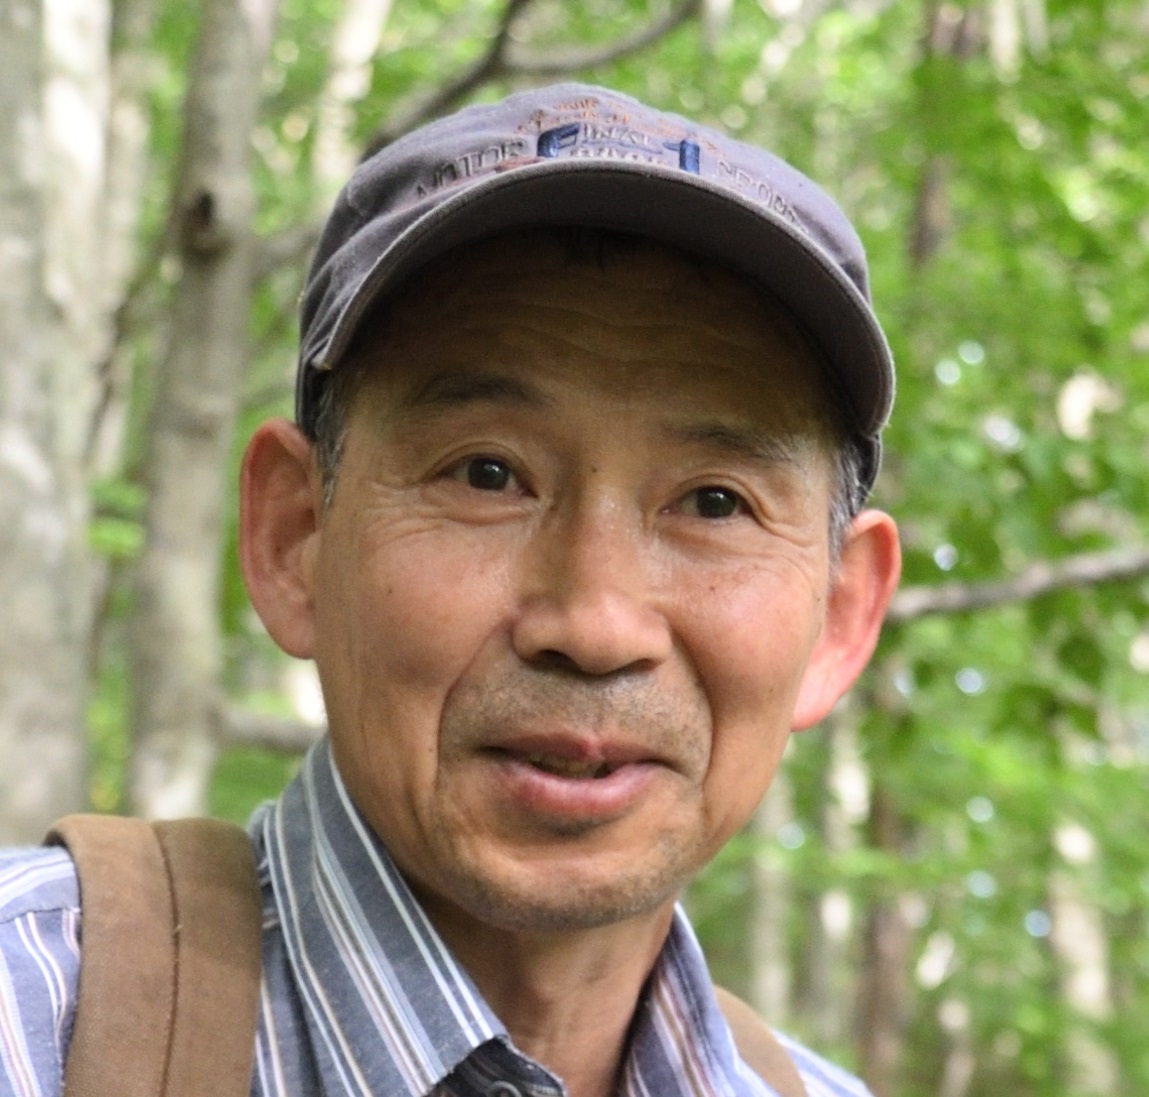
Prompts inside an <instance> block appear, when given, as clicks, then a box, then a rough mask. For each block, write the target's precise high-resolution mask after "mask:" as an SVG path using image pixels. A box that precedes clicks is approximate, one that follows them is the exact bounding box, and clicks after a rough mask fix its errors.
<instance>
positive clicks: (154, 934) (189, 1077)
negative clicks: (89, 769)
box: [46, 815, 262, 1097]
mask: <svg viewBox="0 0 1149 1097" xmlns="http://www.w3.org/2000/svg"><path fill="white" fill-rule="evenodd" d="M46 841H47V842H48V843H50V844H54V845H63V846H65V847H66V848H67V850H68V852H69V853H70V854H71V856H72V858H73V860H74V861H75V862H76V870H77V874H78V876H79V881H80V898H81V902H82V909H83V916H82V922H81V942H82V963H81V968H80V986H79V1000H78V1002H77V1005H76V1019H75V1025H74V1027H73V1030H72V1042H71V1045H70V1047H69V1050H68V1059H67V1063H66V1066H65V1071H64V1094H65V1097H108V1094H113V1093H114V1094H116V1095H117V1097H247V1094H248V1093H249V1092H250V1089H251V1071H252V1060H253V1055H254V1049H255V1029H256V1022H257V1019H258V1011H259V986H260V973H261V967H262V957H261V939H262V904H261V901H260V893H259V881H258V878H257V875H256V869H255V860H254V856H253V854H252V849H251V842H250V841H249V839H248V837H247V835H246V834H245V833H244V831H243V830H241V829H240V828H239V827H235V826H232V825H231V824H229V823H223V822H220V821H219V820H214V819H183V820H179V821H177V822H162V823H155V824H148V823H145V822H143V821H142V820H139V819H124V818H118V817H114V816H106V815H72V816H67V817H66V818H64V819H61V820H59V821H58V822H57V823H56V824H55V826H54V827H53V828H52V830H51V832H50V833H49V835H48V838H47V839H46Z"/></svg>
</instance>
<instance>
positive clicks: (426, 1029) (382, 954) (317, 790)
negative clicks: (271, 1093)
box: [256, 740, 768, 1097]
mask: <svg viewBox="0 0 1149 1097" xmlns="http://www.w3.org/2000/svg"><path fill="white" fill-rule="evenodd" d="M256 826H257V829H258V830H259V831H260V832H261V833H260V838H261V840H262V842H263V845H264V848H265V851H266V857H267V863H268V871H269V874H270V880H271V886H272V889H273V893H274V901H275V904H276V906H277V908H278V914H279V920H280V923H281V925H282V931H283V934H284V942H285V945H286V951H287V954H288V957H289V962H290V964H291V966H292V969H293V975H294V981H295V982H296V985H297V987H298V989H299V992H300V996H301V998H302V1000H303V1002H304V1003H305V1012H306V1014H307V1023H308V1026H309V1028H310V1030H311V1037H312V1039H311V1043H312V1046H313V1047H314V1048H315V1052H316V1056H317V1058H318V1064H317V1065H318V1069H319V1072H320V1075H321V1077H322V1078H323V1081H324V1089H325V1091H326V1092H327V1093H329V1094H332V1095H335V1094H339V1095H342V1094H352V1093H390V1094H399V1093H403V1094H409V1095H410V1097H422V1095H425V1094H429V1093H431V1092H433V1091H435V1088H436V1086H439V1085H441V1084H442V1083H443V1082H444V1081H445V1080H446V1079H447V1077H448V1075H451V1076H452V1077H451V1089H452V1090H453V1091H455V1092H458V1093H460V1094H470V1093H474V1094H475V1095H476V1097H477V1095H478V1094H481V1093H483V1092H484V1091H485V1090H486V1089H487V1088H488V1086H489V1084H490V1083H491V1082H492V1081H494V1080H496V1079H501V1080H504V1081H510V1082H512V1083H513V1084H514V1085H516V1086H517V1087H518V1088H519V1089H520V1091H521V1092H523V1093H526V1094H532V1095H535V1097H542V1095H544V1094H557V1093H558V1088H559V1087H558V1083H557V1080H556V1079H555V1078H554V1077H553V1076H552V1075H550V1074H549V1073H548V1072H547V1071H545V1070H544V1069H543V1068H542V1067H540V1066H539V1065H538V1064H536V1063H534V1062H533V1061H531V1060H530V1059H528V1058H527V1057H525V1056H522V1055H520V1054H518V1053H517V1052H516V1051H515V1049H514V1048H513V1046H512V1045H511V1043H510V1038H509V1036H508V1034H507V1031H506V1029H505V1027H504V1026H503V1024H502V1023H501V1022H500V1021H499V1019H498V1018H497V1017H496V1016H495V1015H494V1014H493V1013H492V1011H491V1010H490V1008H489V1007H488V1006H487V1004H486V1002H485V1001H484V1000H483V998H482V996H481V995H480V993H479V992H478V990H477V988H476V987H475V986H474V984H473V983H472V982H471V979H470V977H469V976H468V975H467V973H466V972H465V971H464V970H463V969H462V968H461V967H460V966H459V965H458V964H457V963H456V961H455V959H454V958H453V956H452V955H451V953H450V951H449V950H448V949H447V947H446V945H445V944H444V943H443V941H442V939H441V938H440V937H439V935H438V933H437V932H436V931H435V929H434V927H433V926H432V925H431V923H430V921H429V920H428V919H427V916H426V915H425V914H424V912H423V910H422V908H421V907H420V906H419V903H418V902H417V900H416V899H415V897H414V896H413V895H412V893H411V891H410V889H409V888H408V886H407V884H406V882H405V881H404V880H403V878H402V876H401V875H400V873H399V872H398V870H397V869H396V867H395V864H394V862H393V861H392V860H391V858H390V856H389V855H388V853H387V851H386V849H385V848H384V847H383V845H382V844H381V843H380V842H379V840H378V839H377V838H376V837H375V835H374V833H373V832H372V831H371V829H370V828H369V826H368V825H367V823H366V822H365V821H364V819H363V818H362V816H361V815H360V814H359V812H358V811H357V810H356V808H355V807H354V805H353V804H352V803H351V800H350V797H349V796H348V794H347V790H346V788H345V787H344V785H343V782H342V780H341V779H340V777H339V774H338V772H337V770H336V768H335V765H334V762H333V760H332V758H331V752H330V748H329V745H328V743H327V741H326V740H323V741H321V742H320V743H319V744H317V746H316V747H315V748H313V749H312V751H311V753H310V754H309V755H308V757H307V759H306V761H305V762H304V765H303V768H302V770H301V771H300V774H299V776H298V777H297V778H296V779H295V781H293V782H292V783H291V784H290V785H289V786H288V788H287V789H286V790H285V791H284V793H283V795H282V796H281V797H280V800H279V801H278V802H277V803H276V804H275V805H274V806H273V807H272V808H271V809H270V810H269V811H267V812H266V813H265V814H264V815H263V816H262V817H261V818H260V819H259V820H257V823H256ZM381 1051H382V1052H383V1053H381ZM452 1072H454V1073H453V1074H452ZM620 1088H621V1091H622V1093H623V1094H625V1095H626V1097H718V1095H741V1094H750V1093H759V1094H761V1093H763V1092H768V1091H764V1090H762V1089H761V1084H760V1083H759V1084H758V1085H757V1086H754V1085H752V1084H751V1083H750V1082H749V1081H748V1080H747V1078H746V1076H745V1074H744V1072H743V1071H741V1070H739V1069H738V1065H737V1057H736V1055H735V1054H734V1050H733V1046H732V1044H731V1040H730V1035H729V1030H728V1029H727V1027H726V1024H725V1021H724V1020H723V1018H722V1016H721V1013H720V1012H719V1010H718V1007H717V1004H716V1003H715V1001H714V996H713V992H712V990H711V985H710V979H709V975H708V973H707V969H706V963H705V960H704V959H703V956H702V952H701V950H700V948H699V946H698V943H697V941H696V940H695V937H694V934H693V932H692V930H691V929H690V926H689V923H688V922H687V920H686V917H685V915H684V914H683V913H682V911H681V910H679V911H677V912H676V914H675V918H674V922H673V925H672V928H671V931H670V934H669V936H668V939H667V942H666V944H665V946H664V948H663V950H662V952H661V954H660V956H659V959H658V961H657V963H656V965H655V969H654V971H653V972H652V973H651V977H650V979H649V981H648V985H647V990H646V992H645V994H644V996H643V999H642V1000H641V1002H640V1004H639V1009H638V1012H637V1013H636V1016H635V1023H634V1026H633V1028H632V1037H631V1047H630V1052H629V1055H628V1060H627V1062H626V1064H625V1065H624V1071H623V1077H622V1084H621V1087H620Z"/></svg>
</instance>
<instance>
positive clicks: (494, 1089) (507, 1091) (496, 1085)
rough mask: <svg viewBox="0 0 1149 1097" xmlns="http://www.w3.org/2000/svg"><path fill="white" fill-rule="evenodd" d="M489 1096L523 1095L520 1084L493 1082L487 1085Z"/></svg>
mask: <svg viewBox="0 0 1149 1097" xmlns="http://www.w3.org/2000/svg"><path fill="white" fill-rule="evenodd" d="M487 1097H523V1095H522V1094H521V1093H520V1092H519V1087H518V1086H513V1085H511V1083H510V1082H492V1083H491V1084H490V1085H489V1086H487Z"/></svg>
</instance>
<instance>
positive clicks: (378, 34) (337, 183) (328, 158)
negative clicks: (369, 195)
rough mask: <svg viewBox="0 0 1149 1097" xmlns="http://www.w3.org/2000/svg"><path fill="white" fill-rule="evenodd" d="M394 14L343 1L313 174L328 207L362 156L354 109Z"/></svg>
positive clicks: (375, 3) (359, 0)
mask: <svg viewBox="0 0 1149 1097" xmlns="http://www.w3.org/2000/svg"><path fill="white" fill-rule="evenodd" d="M390 14H391V0H343V15H342V17H341V18H340V20H339V22H338V23H337V24H336V27H335V34H334V36H333V38H332V41H331V64H330V70H329V74H328V77H327V83H326V85H325V86H324V88H323V94H322V96H320V99H319V112H318V132H317V133H316V135H315V158H314V163H315V173H316V176H317V177H318V180H319V182H320V184H321V190H322V192H323V199H324V203H325V204H327V203H329V202H330V201H331V200H332V199H333V198H334V196H335V192H336V191H338V190H339V188H340V187H342V186H343V184H344V183H345V182H347V179H348V177H349V176H350V175H351V172H352V171H353V170H354V168H355V165H356V163H357V162H358V160H359V156H360V153H361V152H362V150H361V149H360V148H359V146H358V145H357V144H352V142H351V139H350V134H351V127H352V121H353V118H354V112H355V108H356V106H357V105H358V103H359V101H360V100H361V99H362V98H363V97H364V96H365V95H366V94H367V92H368V91H369V90H370V87H371V61H372V58H373V57H374V55H375V51H376V50H377V49H378V48H379V40H380V38H382V36H383V28H384V26H385V25H386V23H387V17H388V16H389V15H390Z"/></svg>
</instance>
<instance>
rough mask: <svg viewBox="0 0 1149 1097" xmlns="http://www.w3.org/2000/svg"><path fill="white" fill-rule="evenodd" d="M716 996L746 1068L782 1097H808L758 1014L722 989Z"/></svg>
mask: <svg viewBox="0 0 1149 1097" xmlns="http://www.w3.org/2000/svg"><path fill="white" fill-rule="evenodd" d="M714 996H715V997H716V998H717V999H718V1006H719V1008H720V1009H721V1010H722V1014H723V1016H724V1017H725V1018H726V1023H727V1024H728V1025H729V1026H730V1034H731V1035H732V1036H733V1037H734V1046H735V1047H736V1048H737V1049H738V1054H739V1055H741V1056H742V1059H743V1061H744V1062H745V1063H746V1065H747V1066H749V1067H750V1068H751V1069H753V1070H754V1071H755V1072H756V1073H757V1074H758V1075H759V1077H761V1078H762V1079H763V1080H764V1081H767V1082H769V1083H770V1085H771V1086H773V1087H774V1089H776V1090H777V1091H778V1093H779V1094H780V1095H781V1097H808V1094H807V1092H806V1086H805V1084H804V1083H803V1081H802V1079H801V1077H800V1076H799V1075H798V1068H797V1067H796V1066H795V1065H794V1060H793V1059H791V1058H790V1055H789V1053H788V1052H787V1051H786V1049H785V1048H784V1047H783V1046H782V1045H781V1044H780V1043H779V1042H778V1039H777V1037H776V1036H775V1035H774V1033H772V1032H771V1031H770V1029H769V1027H768V1026H767V1025H766V1024H765V1023H764V1022H763V1021H762V1019H761V1018H760V1017H759V1016H758V1014H757V1013H755V1012H754V1010H753V1009H751V1007H750V1006H748V1005H747V1004H746V1003H745V1002H744V1001H742V999H741V998H737V997H735V996H734V995H733V994H731V993H730V991H728V990H724V989H723V988H722V987H718V986H716V987H715V988H714Z"/></svg>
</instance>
